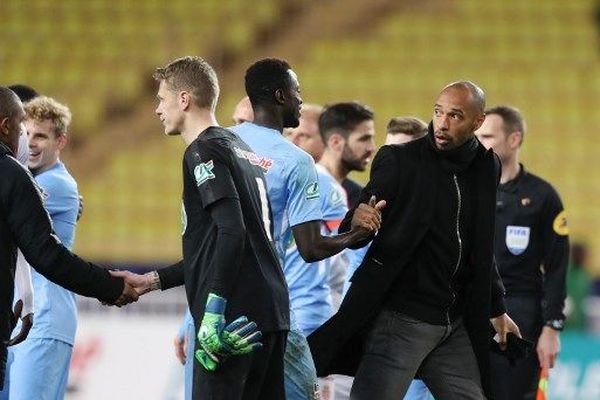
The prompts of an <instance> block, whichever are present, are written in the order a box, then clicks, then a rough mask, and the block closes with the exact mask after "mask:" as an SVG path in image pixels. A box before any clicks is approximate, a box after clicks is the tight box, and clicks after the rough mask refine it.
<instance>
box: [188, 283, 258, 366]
mask: <svg viewBox="0 0 600 400" xmlns="http://www.w3.org/2000/svg"><path fill="white" fill-rule="evenodd" d="M226 305H227V300H225V299H224V298H222V297H220V296H217V295H216V294H214V293H209V295H208V300H207V301H206V308H205V311H204V317H203V318H202V323H201V324H200V329H199V331H198V342H199V343H200V347H201V348H200V349H198V350H196V354H195V355H196V359H197V360H198V361H199V362H200V364H202V366H203V367H204V368H205V369H206V370H208V371H215V370H216V369H217V367H218V366H219V364H220V363H221V362H223V361H224V360H225V359H226V358H227V357H229V356H232V355H242V354H247V353H250V352H251V351H253V350H254V349H256V348H259V347H261V346H262V344H261V343H259V342H258V341H259V340H260V338H261V333H260V331H258V330H256V323H254V322H248V318H246V317H244V316H243V317H240V318H238V319H236V320H235V321H233V322H232V323H231V324H229V325H227V327H225V315H224V314H225V306H226Z"/></svg>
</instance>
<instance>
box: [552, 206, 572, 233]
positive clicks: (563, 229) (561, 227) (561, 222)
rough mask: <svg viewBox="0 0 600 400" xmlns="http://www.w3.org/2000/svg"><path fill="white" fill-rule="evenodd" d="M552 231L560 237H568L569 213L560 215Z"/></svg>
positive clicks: (555, 220)
mask: <svg viewBox="0 0 600 400" xmlns="http://www.w3.org/2000/svg"><path fill="white" fill-rule="evenodd" d="M552 229H554V232H556V233H557V234H558V235H561V236H567V235H568V234H569V225H568V224H567V213H566V212H565V211H564V210H563V211H561V212H559V213H558V215H557V216H556V218H554V222H552Z"/></svg>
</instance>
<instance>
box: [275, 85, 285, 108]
mask: <svg viewBox="0 0 600 400" xmlns="http://www.w3.org/2000/svg"><path fill="white" fill-rule="evenodd" d="M274 95H275V101H276V102H277V103H279V104H281V105H283V104H285V93H284V92H283V89H281V88H280V89H277V90H276V91H275V93H274Z"/></svg>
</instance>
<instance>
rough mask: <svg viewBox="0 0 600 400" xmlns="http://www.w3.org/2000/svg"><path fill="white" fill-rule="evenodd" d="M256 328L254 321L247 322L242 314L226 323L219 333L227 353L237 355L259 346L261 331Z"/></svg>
mask: <svg viewBox="0 0 600 400" xmlns="http://www.w3.org/2000/svg"><path fill="white" fill-rule="evenodd" d="M257 328H258V326H257V325H256V322H254V321H252V322H249V321H248V318H246V317H244V316H242V317H239V318H238V319H236V320H235V321H233V322H232V323H231V324H229V325H227V327H225V329H223V332H222V333H221V343H222V345H223V348H224V349H225V351H226V352H227V354H228V355H232V356H239V355H243V354H248V353H251V352H253V351H254V350H256V349H259V348H261V347H262V343H261V342H259V340H260V339H261V338H262V332H261V331H259V330H258V329H257Z"/></svg>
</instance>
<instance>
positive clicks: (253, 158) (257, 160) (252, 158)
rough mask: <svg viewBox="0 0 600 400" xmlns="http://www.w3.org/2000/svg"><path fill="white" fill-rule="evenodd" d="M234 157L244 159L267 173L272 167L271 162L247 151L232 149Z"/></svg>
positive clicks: (237, 148)
mask: <svg viewBox="0 0 600 400" xmlns="http://www.w3.org/2000/svg"><path fill="white" fill-rule="evenodd" d="M233 150H234V151H235V155H236V156H238V157H239V158H244V159H246V160H248V162H249V163H250V164H252V165H256V166H257V167H260V168H262V170H263V171H264V172H265V173H267V172H269V170H270V169H271V167H272V166H273V160H271V159H270V158H266V157H261V156H259V155H257V154H256V153H253V152H251V151H248V150H244V149H240V148H239V147H234V148H233Z"/></svg>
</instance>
